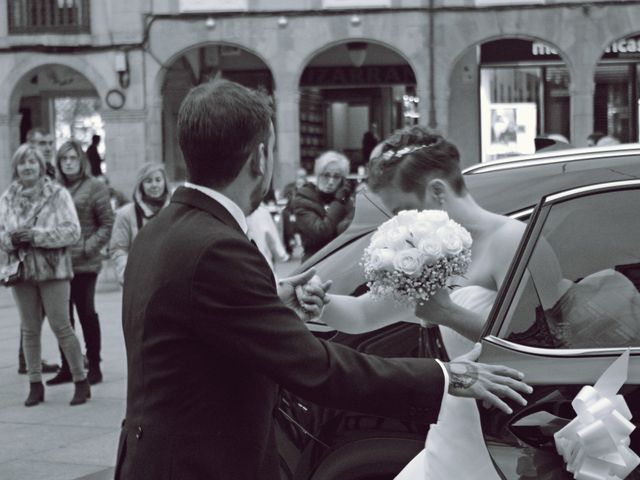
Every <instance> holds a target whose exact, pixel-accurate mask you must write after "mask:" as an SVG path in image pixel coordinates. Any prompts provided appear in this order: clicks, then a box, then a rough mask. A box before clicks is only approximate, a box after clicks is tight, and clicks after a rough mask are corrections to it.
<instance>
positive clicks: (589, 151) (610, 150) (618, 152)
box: [462, 143, 640, 175]
mask: <svg viewBox="0 0 640 480" xmlns="http://www.w3.org/2000/svg"><path fill="white" fill-rule="evenodd" d="M632 154H640V143H625V144H621V145H607V146H604V147H588V148H567V149H562V150H547V151H541V152H540V153H535V154H531V155H518V156H515V157H507V158H501V159H499V160H493V161H489V162H482V163H477V164H475V165H471V166H470V167H467V168H465V169H464V170H463V171H462V173H463V174H465V175H470V174H474V173H484V172H488V171H494V170H502V169H511V168H519V167H523V166H528V165H541V164H545V163H557V162H572V161H581V160H585V159H589V158H593V157H607V158H611V157H616V156H623V155H632Z"/></svg>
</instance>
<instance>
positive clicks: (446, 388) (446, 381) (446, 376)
mask: <svg viewBox="0 0 640 480" xmlns="http://www.w3.org/2000/svg"><path fill="white" fill-rule="evenodd" d="M435 361H436V362H438V365H440V368H441V369H442V375H443V377H444V390H443V392H444V393H443V394H442V396H443V397H444V396H445V395H446V394H447V392H448V391H449V372H447V368H446V367H445V366H444V363H443V362H442V361H440V360H438V359H437V358H436V359H435Z"/></svg>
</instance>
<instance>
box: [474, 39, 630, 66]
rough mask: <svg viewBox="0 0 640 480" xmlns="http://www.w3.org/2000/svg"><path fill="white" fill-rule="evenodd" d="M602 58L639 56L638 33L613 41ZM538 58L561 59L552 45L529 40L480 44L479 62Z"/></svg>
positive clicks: (517, 60) (506, 40)
mask: <svg viewBox="0 0 640 480" xmlns="http://www.w3.org/2000/svg"><path fill="white" fill-rule="evenodd" d="M602 58H603V59H615V58H618V59H620V58H640V35H639V36H635V37H629V38H623V39H622V40H618V41H617V42H613V43H612V44H611V45H609V47H607V49H606V50H605V51H604V53H603V55H602ZM540 60H560V61H561V60H562V57H560V55H559V54H558V51H557V50H556V49H555V48H553V47H552V46H550V45H548V44H546V43H544V42H537V41H531V40H521V39H517V38H509V39H504V40H495V41H493V42H487V43H485V44H483V45H481V46H480V62H481V63H483V64H488V63H504V62H527V61H538V62H539V61H540Z"/></svg>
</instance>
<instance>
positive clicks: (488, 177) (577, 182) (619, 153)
mask: <svg viewBox="0 0 640 480" xmlns="http://www.w3.org/2000/svg"><path fill="white" fill-rule="evenodd" d="M563 152H564V151H563ZM561 153H562V152H561ZM634 178H640V148H636V149H628V148H625V149H619V150H615V151H606V152H604V151H589V153H588V154H584V153H580V154H574V155H559V156H547V155H545V156H544V157H542V158H539V157H536V158H530V159H529V160H526V161H516V162H512V163H511V165H510V166H509V167H507V166H506V165H504V164H503V165H501V168H498V169H484V170H474V171H473V172H471V173H465V174H464V179H465V183H466V185H467V188H468V190H469V192H470V193H471V195H472V196H473V198H474V199H475V200H476V202H478V203H479V204H480V205H481V206H483V207H484V208H486V209H487V210H490V211H493V212H496V213H501V214H510V213H513V212H516V211H518V210H521V209H524V208H527V207H530V206H533V205H535V204H536V203H537V202H538V201H539V200H540V198H541V197H542V196H543V195H547V194H551V193H556V192H560V191H563V190H567V189H569V188H573V187H580V186H585V185H592V184H596V183H602V182H610V181H615V180H629V179H634Z"/></svg>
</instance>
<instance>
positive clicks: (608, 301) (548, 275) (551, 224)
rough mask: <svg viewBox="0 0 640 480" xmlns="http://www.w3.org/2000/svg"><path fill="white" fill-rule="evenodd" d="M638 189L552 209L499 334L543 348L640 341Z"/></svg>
mask: <svg viewBox="0 0 640 480" xmlns="http://www.w3.org/2000/svg"><path fill="white" fill-rule="evenodd" d="M638 205H640V190H627V191H617V192H607V193H599V194H594V195H589V196H585V197H581V198H577V199H573V200H568V201H565V202H562V203H559V204H556V205H554V206H553V207H551V209H550V211H549V215H548V217H547V218H546V220H545V224H544V227H543V231H542V236H541V237H540V238H539V239H538V241H537V244H536V246H535V249H534V251H533V254H532V256H531V257H530V259H529V261H528V263H527V268H526V271H525V274H524V275H523V277H522V279H521V280H520V283H519V285H518V288H517V291H516V295H515V297H514V300H513V302H512V304H511V307H510V310H509V312H508V314H507V318H506V321H505V323H504V324H503V328H502V332H501V335H500V336H501V337H503V338H507V339H508V340H511V341H513V342H516V343H520V344H524V345H530V346H537V347H545V348H596V347H626V346H638V345H640V292H639V288H640V241H639V240H640V216H639V215H638Z"/></svg>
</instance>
